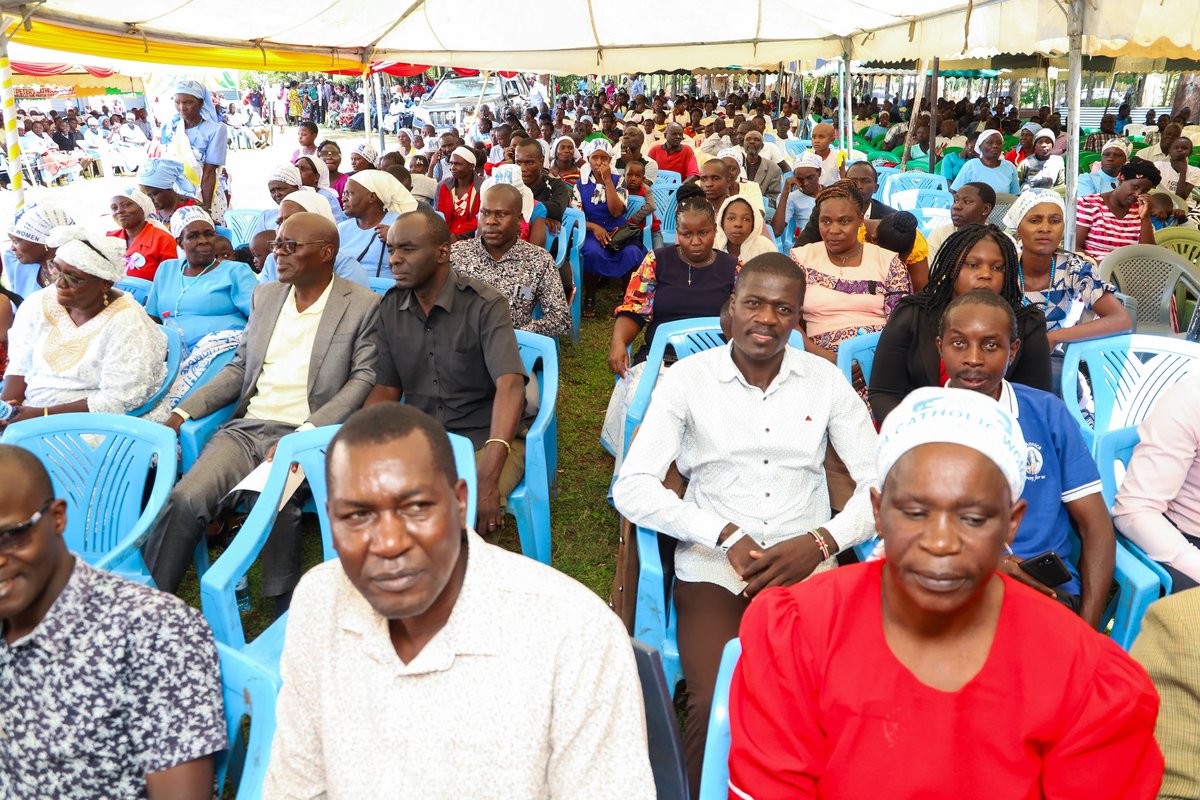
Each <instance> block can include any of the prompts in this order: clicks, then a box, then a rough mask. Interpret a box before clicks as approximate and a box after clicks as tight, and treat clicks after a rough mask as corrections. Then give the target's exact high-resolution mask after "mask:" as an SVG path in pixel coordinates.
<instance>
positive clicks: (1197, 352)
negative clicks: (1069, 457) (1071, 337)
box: [1061, 333, 1200, 445]
mask: <svg viewBox="0 0 1200 800" xmlns="http://www.w3.org/2000/svg"><path fill="white" fill-rule="evenodd" d="M1081 363H1083V364H1086V365H1087V386H1088V388H1089V390H1090V392H1091V396H1092V401H1093V404H1094V418H1095V424H1094V425H1089V424H1088V422H1087V420H1086V419H1085V418H1084V416H1083V413H1082V412H1081V410H1080V408H1079V402H1078V398H1079V397H1080V393H1081V386H1080V364H1081ZM1197 370H1200V344H1196V343H1193V342H1185V341H1182V340H1180V339H1171V338H1168V337H1165V336H1148V335H1145V334H1138V333H1135V334H1126V335H1124V336H1109V337H1106V338H1104V339H1093V340H1092V341H1088V342H1074V343H1072V344H1071V346H1070V347H1068V348H1067V353H1066V358H1065V359H1064V361H1063V370H1062V387H1061V388H1062V392H1061V393H1062V398H1063V400H1065V401H1066V404H1067V411H1068V412H1069V413H1070V414H1071V417H1072V418H1073V419H1074V420H1075V422H1076V423H1078V425H1079V427H1080V429H1081V430H1082V431H1083V433H1084V438H1085V439H1086V440H1087V441H1088V444H1089V445H1091V444H1093V437H1094V435H1095V434H1098V433H1104V432H1106V431H1111V430H1115V429H1116V428H1124V427H1128V426H1130V425H1138V424H1140V423H1141V422H1142V420H1144V419H1145V418H1146V417H1147V416H1149V414H1150V411H1151V410H1152V409H1153V408H1154V404H1155V403H1157V402H1158V398H1159V397H1161V396H1162V393H1163V392H1164V391H1166V390H1167V389H1169V388H1170V387H1171V386H1174V385H1175V384H1176V383H1178V382H1179V381H1180V380H1182V379H1183V378H1185V377H1187V376H1188V375H1190V374H1193V373H1195V372H1196V371H1197Z"/></svg>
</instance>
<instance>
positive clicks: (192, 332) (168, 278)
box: [146, 258, 258, 349]
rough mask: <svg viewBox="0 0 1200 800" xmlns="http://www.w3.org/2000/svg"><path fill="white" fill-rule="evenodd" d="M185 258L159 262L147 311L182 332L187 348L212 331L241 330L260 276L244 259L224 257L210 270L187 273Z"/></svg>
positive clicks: (247, 317) (244, 324) (248, 314)
mask: <svg viewBox="0 0 1200 800" xmlns="http://www.w3.org/2000/svg"><path fill="white" fill-rule="evenodd" d="M185 264H186V261H185V260H184V259H179V258H172V259H170V260H169V261H164V262H162V263H161V264H159V265H158V272H156V273H155V274H154V285H153V286H151V287H150V296H149V297H148V298H147V299H146V313H147V314H150V315H151V316H153V317H158V318H159V319H161V320H162V321H163V325H165V326H167V327H168V328H174V329H175V330H177V331H179V332H180V333H181V334H183V341H184V344H186V345H187V346H188V348H189V349H190V348H192V347H195V346H196V342H198V341H200V340H201V339H203V338H204V337H205V336H207V335H208V334H210V333H215V332H216V331H224V330H242V329H243V328H245V327H246V320H247V319H249V317H250V296H251V295H252V294H253V293H254V287H255V286H257V285H258V279H257V278H256V277H255V275H254V272H253V271H252V270H251V269H250V267H249V266H247V265H246V264H243V263H242V262H241V261H232V260H230V261H222V262H221V263H220V264H218V265H217V266H216V267H214V268H213V269H212V271H211V272H206V273H205V274H203V275H196V276H194V277H185V276H184V274H183V268H184V266H185Z"/></svg>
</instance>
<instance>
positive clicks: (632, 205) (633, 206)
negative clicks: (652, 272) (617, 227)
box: [621, 194, 654, 253]
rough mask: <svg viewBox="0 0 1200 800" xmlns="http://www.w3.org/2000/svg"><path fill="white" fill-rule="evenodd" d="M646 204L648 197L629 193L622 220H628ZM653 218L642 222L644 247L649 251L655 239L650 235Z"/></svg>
mask: <svg viewBox="0 0 1200 800" xmlns="http://www.w3.org/2000/svg"><path fill="white" fill-rule="evenodd" d="M644 205H646V198H644V197H638V196H637V195H635V194H631V195H629V197H628V198H626V201H625V214H624V215H623V216H622V218H621V221H622V222H628V221H629V218H630V217H632V216H633V215H634V214H636V213H637V212H638V211H639V210H641V208H642V206H644ZM652 220H653V217H651V218H650V219H646V220H643V222H642V247H644V248H646V252H647V253H649V252H650V251H651V250H653V249H654V239H652V238H651V236H650V229H651V228H652V227H653V225H652V224H651V223H652Z"/></svg>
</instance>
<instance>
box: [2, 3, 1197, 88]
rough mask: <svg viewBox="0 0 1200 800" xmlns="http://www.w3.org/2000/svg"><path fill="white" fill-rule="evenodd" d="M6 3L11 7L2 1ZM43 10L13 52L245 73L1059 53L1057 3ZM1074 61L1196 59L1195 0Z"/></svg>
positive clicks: (1101, 15)
mask: <svg viewBox="0 0 1200 800" xmlns="http://www.w3.org/2000/svg"><path fill="white" fill-rule="evenodd" d="M5 4H6V5H7V4H8V3H7V2H5ZM519 9H520V10H522V11H525V12H526V13H524V14H521V13H508V14H496V13H494V12H495V3H494V0H398V2H396V3H392V4H388V3H379V2H377V0H288V2H287V3H286V5H285V4H284V3H283V2H280V1H278V0H276V1H269V2H263V3H248V2H246V0H204V2H190V1H189V0H122V2H120V3H97V2H96V0H46V2H44V3H42V4H41V5H39V6H37V8H36V9H35V10H34V12H33V16H32V20H33V25H32V29H31V30H29V31H23V30H22V31H18V32H17V33H16V35H15V36H14V41H17V42H21V43H24V44H29V45H34V46H40V47H48V48H52V49H56V50H68V51H73V52H87V53H93V54H95V55H96V56H99V57H106V58H116V59H125V60H141V61H156V62H159V63H174V64H188V65H196V66H222V67H228V68H244V69H291V70H313V71H317V70H321V71H328V70H339V69H351V70H352V69H355V68H356V67H357V68H358V69H361V66H362V64H364V63H368V62H370V61H372V60H384V59H386V60H390V61H400V62H406V63H412V64H431V65H440V66H464V67H485V68H488V69H520V70H537V71H543V72H554V73H560V74H561V73H575V74H590V73H626V72H635V71H637V72H644V71H650V70H662V69H693V68H704V67H720V66H722V65H728V64H739V65H742V67H743V68H763V69H768V68H770V67H772V66H773V65H778V64H779V63H780V62H790V61H797V60H801V61H812V60H813V59H816V58H829V57H834V56H838V55H841V53H842V51H843V48H844V47H847V46H848V48H849V51H850V53H851V55H852V57H853V58H855V59H861V60H872V59H875V60H890V61H894V60H898V59H909V58H917V57H919V56H933V55H941V56H943V57H967V58H979V57H987V56H991V55H994V54H997V53H1002V52H1022V53H1044V54H1049V55H1056V54H1061V53H1065V52H1066V51H1067V45H1068V41H1067V35H1066V18H1065V15H1064V13H1063V5H1060V3H1059V2H1057V0H974V2H967V0H905V1H904V2H902V3H899V2H896V0H848V1H847V2H842V3H830V2H828V0H743V2H741V3H737V4H734V3H729V2H728V0H692V2H690V3H688V4H685V5H683V6H680V5H678V4H674V3H647V2H645V0H604V2H602V3H600V2H595V1H594V0H531V2H528V3H524V4H522V5H520V6H519ZM1084 51H1085V52H1087V53H1090V54H1093V55H1108V56H1137V57H1147V58H1196V57H1198V56H1200V15H1197V14H1196V13H1195V0H1124V2H1120V3H1115V2H1102V3H1088V9H1087V12H1086V17H1085V37H1084Z"/></svg>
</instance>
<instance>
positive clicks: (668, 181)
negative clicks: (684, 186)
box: [654, 169, 683, 186]
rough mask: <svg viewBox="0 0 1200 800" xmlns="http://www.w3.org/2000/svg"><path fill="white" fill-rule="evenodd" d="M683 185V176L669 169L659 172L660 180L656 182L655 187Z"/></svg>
mask: <svg viewBox="0 0 1200 800" xmlns="http://www.w3.org/2000/svg"><path fill="white" fill-rule="evenodd" d="M681 183H683V176H682V175H680V174H679V173H678V172H674V171H672V170H669V169H660V170H659V171H658V179H657V180H656V181H654V185H655V186H658V185H660V184H661V185H663V186H678V185H679V184H681Z"/></svg>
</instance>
